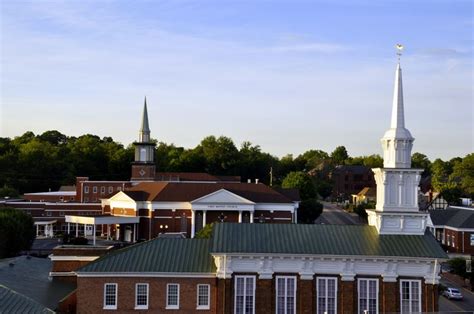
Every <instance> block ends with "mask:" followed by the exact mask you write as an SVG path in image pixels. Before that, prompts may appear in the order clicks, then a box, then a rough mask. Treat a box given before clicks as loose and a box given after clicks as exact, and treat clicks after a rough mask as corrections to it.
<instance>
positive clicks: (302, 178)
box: [281, 171, 316, 200]
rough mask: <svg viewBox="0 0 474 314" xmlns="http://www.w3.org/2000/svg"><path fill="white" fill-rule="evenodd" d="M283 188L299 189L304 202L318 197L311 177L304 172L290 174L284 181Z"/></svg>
mask: <svg viewBox="0 0 474 314" xmlns="http://www.w3.org/2000/svg"><path fill="white" fill-rule="evenodd" d="M281 186H282V187H283V188H290V189H298V190H299V191H300V196H301V199H302V200H307V199H310V198H315V197H316V190H315V188H314V184H313V181H312V180H311V177H310V176H309V175H308V174H307V173H305V172H302V171H298V172H296V171H294V172H290V173H289V174H288V175H287V176H286V177H285V179H283V182H282V184H281Z"/></svg>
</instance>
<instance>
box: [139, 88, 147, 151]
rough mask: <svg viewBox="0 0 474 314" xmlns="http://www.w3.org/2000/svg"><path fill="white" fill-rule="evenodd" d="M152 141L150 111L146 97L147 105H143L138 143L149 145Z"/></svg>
mask: <svg viewBox="0 0 474 314" xmlns="http://www.w3.org/2000/svg"><path fill="white" fill-rule="evenodd" d="M149 141H150V127H149V124H148V110H147V107H146V96H145V104H144V105H143V115H142V125H141V128H140V132H139V135H138V142H140V143H148V142H149Z"/></svg>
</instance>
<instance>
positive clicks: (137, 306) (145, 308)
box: [135, 282, 150, 310]
mask: <svg viewBox="0 0 474 314" xmlns="http://www.w3.org/2000/svg"><path fill="white" fill-rule="evenodd" d="M138 285H141V286H146V305H138V304H137V297H138ZM149 304H150V285H149V284H148V283H145V282H138V283H136V284H135V310H148V305H149Z"/></svg>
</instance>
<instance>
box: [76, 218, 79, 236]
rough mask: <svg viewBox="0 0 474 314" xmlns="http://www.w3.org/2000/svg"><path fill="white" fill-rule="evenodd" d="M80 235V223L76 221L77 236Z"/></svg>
mask: <svg viewBox="0 0 474 314" xmlns="http://www.w3.org/2000/svg"><path fill="white" fill-rule="evenodd" d="M78 236H79V224H78V223H77V222H76V238H77V237H78Z"/></svg>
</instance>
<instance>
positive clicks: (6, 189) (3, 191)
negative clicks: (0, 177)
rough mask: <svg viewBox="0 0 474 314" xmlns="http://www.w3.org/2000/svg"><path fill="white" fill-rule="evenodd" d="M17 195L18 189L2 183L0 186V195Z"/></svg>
mask: <svg viewBox="0 0 474 314" xmlns="http://www.w3.org/2000/svg"><path fill="white" fill-rule="evenodd" d="M16 196H18V191H17V190H15V189H14V188H12V187H10V186H8V185H6V184H4V185H3V187H1V188H0V197H16Z"/></svg>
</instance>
